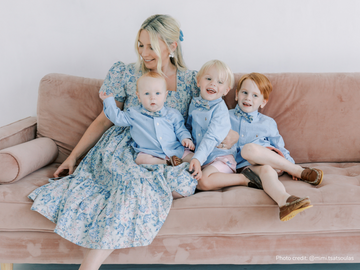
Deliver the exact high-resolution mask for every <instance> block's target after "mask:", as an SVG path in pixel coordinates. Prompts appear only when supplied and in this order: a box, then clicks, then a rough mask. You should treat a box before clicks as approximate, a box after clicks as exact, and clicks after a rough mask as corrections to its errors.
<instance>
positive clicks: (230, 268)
mask: <svg viewBox="0 0 360 270" xmlns="http://www.w3.org/2000/svg"><path fill="white" fill-rule="evenodd" d="M78 268H79V265H75V264H72V265H71V264H14V269H13V270H77V269H78ZM110 269H111V270H115V269H117V270H125V269H126V270H155V269H159V270H303V269H306V270H358V269H360V264H345V263H344V264H287V265H278V264H273V265H112V264H106V265H103V266H102V267H101V268H100V270H110Z"/></svg>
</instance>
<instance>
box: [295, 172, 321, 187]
mask: <svg viewBox="0 0 360 270" xmlns="http://www.w3.org/2000/svg"><path fill="white" fill-rule="evenodd" d="M304 169H305V170H303V172H302V173H301V180H302V181H304V182H306V183H309V184H311V185H314V186H317V185H320V184H321V181H322V179H323V176H324V173H323V171H322V170H319V169H315V168H309V167H304Z"/></svg>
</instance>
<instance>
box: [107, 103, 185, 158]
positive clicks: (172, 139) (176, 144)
mask: <svg viewBox="0 0 360 270" xmlns="http://www.w3.org/2000/svg"><path fill="white" fill-rule="evenodd" d="M103 103H104V113H105V115H106V117H107V118H108V119H109V120H110V121H111V122H113V123H114V124H115V125H116V126H122V127H127V126H129V127H130V134H131V137H132V138H133V140H134V143H133V144H132V147H133V148H134V150H135V151H136V152H144V153H146V154H149V155H152V156H155V157H159V158H162V159H164V158H165V157H166V156H168V157H171V156H177V157H179V158H182V156H183V154H184V146H182V144H181V141H182V140H183V139H187V138H189V139H191V134H190V132H189V131H188V130H187V129H186V127H185V125H184V118H183V117H182V115H181V114H180V112H179V111H177V110H176V109H173V108H169V107H165V106H164V107H163V108H162V109H161V110H160V112H161V116H160V117H152V116H149V115H146V114H144V113H142V110H145V108H144V107H143V106H142V105H139V106H135V107H131V108H129V109H127V110H126V111H122V110H120V109H119V108H118V107H117V106H116V103H115V99H114V97H109V98H106V99H105V100H104V102H103Z"/></svg>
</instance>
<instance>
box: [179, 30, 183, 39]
mask: <svg viewBox="0 0 360 270" xmlns="http://www.w3.org/2000/svg"><path fill="white" fill-rule="evenodd" d="M179 39H180V41H184V34H183V31H181V30H180V36H179Z"/></svg>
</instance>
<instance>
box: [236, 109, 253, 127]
mask: <svg viewBox="0 0 360 270" xmlns="http://www.w3.org/2000/svg"><path fill="white" fill-rule="evenodd" d="M234 114H235V116H237V117H241V116H242V117H244V118H245V120H246V121H248V122H249V123H251V122H252V121H253V120H254V119H253V117H252V115H249V114H248V113H246V112H243V111H242V110H241V109H240V108H239V107H237V108H236V109H235V113H234Z"/></svg>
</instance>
